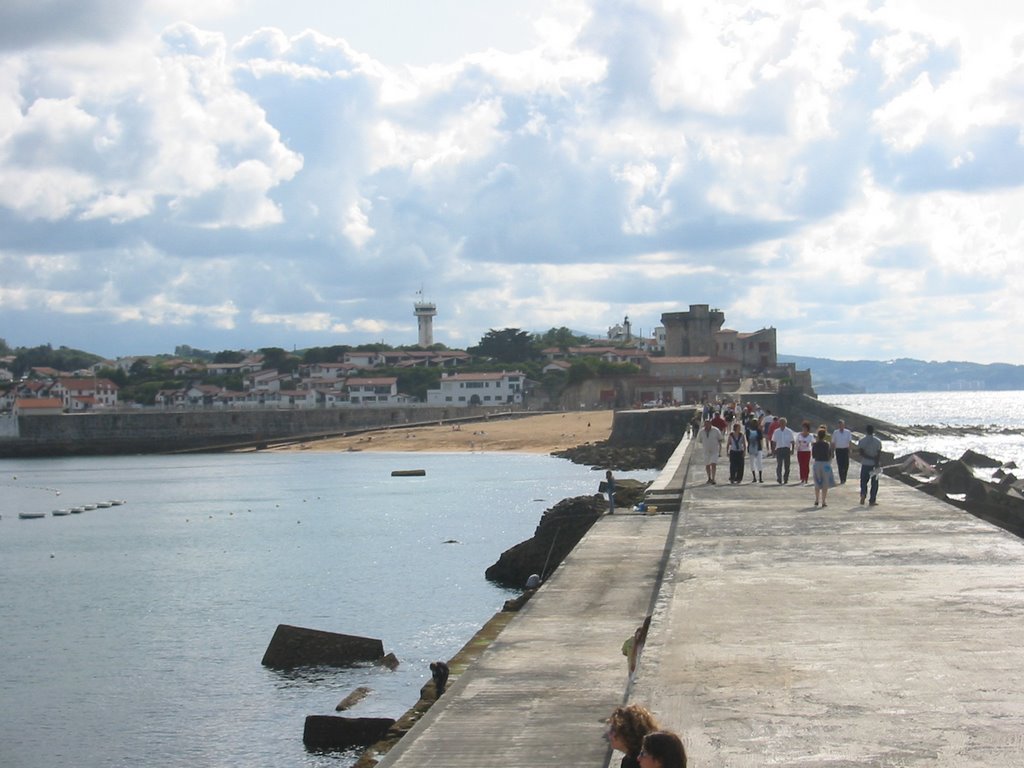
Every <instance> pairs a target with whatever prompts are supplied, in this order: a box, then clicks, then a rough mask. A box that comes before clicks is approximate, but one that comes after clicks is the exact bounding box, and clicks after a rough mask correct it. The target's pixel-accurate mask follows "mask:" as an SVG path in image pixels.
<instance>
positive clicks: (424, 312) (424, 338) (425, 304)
mask: <svg viewBox="0 0 1024 768" xmlns="http://www.w3.org/2000/svg"><path fill="white" fill-rule="evenodd" d="M417 295H418V296H419V300H418V301H417V302H416V303H415V304H414V305H413V309H414V313H415V315H416V320H417V322H418V323H419V326H420V340H419V345H420V346H421V347H423V348H424V349H426V348H427V347H429V346H432V345H433V343H434V315H436V314H437V306H436V305H435V304H434V302H432V301H424V300H423V291H422V290H419V291H417Z"/></svg>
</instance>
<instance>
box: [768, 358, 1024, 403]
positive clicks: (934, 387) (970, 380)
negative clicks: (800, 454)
mask: <svg viewBox="0 0 1024 768" xmlns="http://www.w3.org/2000/svg"><path fill="white" fill-rule="evenodd" d="M779 362H783V363H796V367H797V368H798V369H800V370H805V369H808V368H809V369H810V371H811V380H812V381H813V382H814V391H815V392H817V393H818V394H819V395H848V394H857V393H861V392H865V393H870V392H945V391H949V390H979V391H981V390H990V391H992V390H995V391H998V390H1010V389H1021V390H1024V365H1008V364H1005V363H993V364H990V365H982V364H981V363H959V362H948V363H936V362H927V361H924V360H912V359H909V358H900V359H898V360H829V359H828V358H824V357H798V356H795V355H779Z"/></svg>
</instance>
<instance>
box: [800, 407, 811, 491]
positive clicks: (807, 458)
mask: <svg viewBox="0 0 1024 768" xmlns="http://www.w3.org/2000/svg"><path fill="white" fill-rule="evenodd" d="M812 445H814V435H812V434H811V422H809V421H805V422H804V423H803V424H802V425H801V429H800V433H799V434H798V435H797V436H796V462H797V464H798V465H799V466H800V485H807V481H808V480H810V479H811V446H812Z"/></svg>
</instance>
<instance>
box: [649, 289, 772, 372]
mask: <svg viewBox="0 0 1024 768" xmlns="http://www.w3.org/2000/svg"><path fill="white" fill-rule="evenodd" d="M661 322H662V324H663V325H664V327H665V357H718V358H725V359H728V360H733V361H735V362H737V363H739V365H740V375H741V376H752V375H754V374H757V373H763V372H766V371H769V370H771V369H773V368H775V367H776V366H777V365H778V348H777V343H776V332H775V329H774V328H762V329H761V330H760V331H755V332H753V333H739V332H737V331H734V330H730V329H727V328H723V327H722V326H723V325H724V324H725V313H724V312H722V311H721V310H720V309H711V308H710V307H709V306H708V305H707V304H691V305H690V309H689V310H688V311H686V312H666V313H664V314H663V315H662V316H661Z"/></svg>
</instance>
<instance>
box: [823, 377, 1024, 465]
mask: <svg viewBox="0 0 1024 768" xmlns="http://www.w3.org/2000/svg"><path fill="white" fill-rule="evenodd" d="M821 400H822V402H826V403H830V404H832V405H837V406H840V407H842V408H846V409H848V410H851V411H855V412H857V413H861V414H864V415H865V416H869V417H873V418H876V419H880V420H882V421H887V422H889V423H891V424H896V425H897V426H904V427H906V426H923V427H955V428H957V429H955V430H936V431H935V432H933V433H928V434H924V435H914V436H894V437H895V439H894V440H885V441H883V446H884V448H885V450H887V451H892V452H893V453H894V454H895V455H897V456H900V455H905V454H908V453H913V452H914V451H921V450H926V451H934V452H936V453H939V454H942V455H943V456H946V457H947V458H950V459H958V458H960V456H962V455H963V453H964V451H967V450H973V451H977V452H978V453H983V454H985V455H986V456H990V457H992V458H993V459H998V460H999V461H1002V462H1011V461H1012V462H1015V463H1016V464H1017V466H1019V467H1024V392H1021V391H1010V392H900V393H895V394H870V395H824V396H822V397H821Z"/></svg>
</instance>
